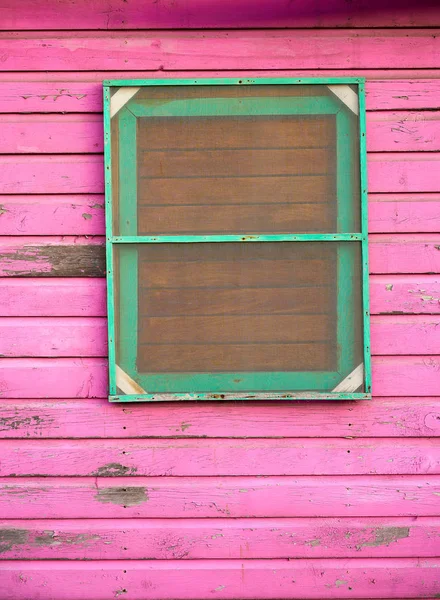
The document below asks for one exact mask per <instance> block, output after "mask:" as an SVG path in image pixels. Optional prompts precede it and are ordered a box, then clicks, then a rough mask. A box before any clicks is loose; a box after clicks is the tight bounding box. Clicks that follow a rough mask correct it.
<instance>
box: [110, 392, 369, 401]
mask: <svg viewBox="0 0 440 600" xmlns="http://www.w3.org/2000/svg"><path fill="white" fill-rule="evenodd" d="M109 400H110V402H179V401H180V402H185V401H197V402H198V401H206V402H212V401H213V400H223V401H225V402H227V401H233V402H245V401H249V400H269V401H273V402H278V401H279V400H316V401H320V400H371V395H370V394H358V393H353V394H333V393H331V392H330V393H320V392H309V393H307V392H299V393H298V392H281V393H278V394H274V393H273V392H271V393H262V392H259V393H252V392H249V393H241V394H234V393H230V392H225V393H224V394H217V393H215V392H210V393H203V394H196V393H188V394H186V393H180V394H161V393H157V394H142V395H141V396H136V395H131V394H130V395H126V396H117V395H115V396H110V397H109Z"/></svg>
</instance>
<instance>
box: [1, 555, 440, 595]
mask: <svg viewBox="0 0 440 600" xmlns="http://www.w3.org/2000/svg"><path fill="white" fill-rule="evenodd" d="M437 564H438V559H435V558H425V559H423V560H419V559H415V558H400V559H395V558H394V559H380V560H378V559H374V558H370V559H355V558H352V559H347V560H337V559H320V560H307V559H303V560H297V561H286V560H254V561H244V562H243V561H241V560H235V561H234V560H224V561H220V562H217V561H209V560H199V561H184V562H178V561H174V560H171V561H158V560H156V561H128V562H122V563H121V562H120V561H91V562H84V561H74V562H70V563H65V562H60V561H43V562H39V561H29V562H25V561H5V562H4V563H3V565H2V566H1V570H2V583H1V587H0V593H1V594H2V595H3V597H4V599H5V600H29V599H34V598H35V599H36V598H38V596H39V595H40V590H41V589H44V593H45V594H46V595H47V594H50V598H53V600H59V599H60V600H61V599H62V598H64V597H65V590H66V588H67V589H69V598H71V600H88V599H89V598H90V597H91V595H92V597H93V598H94V599H96V600H107V598H110V597H112V596H115V595H116V594H117V595H120V594H127V596H126V597H127V598H133V599H134V600H150V599H151V600H155V599H156V598H158V597H160V598H163V599H164V600H168V599H173V600H188V599H191V600H199V599H200V600H202V599H205V598H208V597H210V596H211V595H212V594H213V592H215V597H216V598H217V597H218V598H220V599H232V598H244V599H246V598H247V599H250V598H252V599H256V600H259V599H269V598H277V597H279V596H280V593H282V595H283V598H285V599H286V600H287V599H298V598H304V599H316V598H328V599H329V598H359V599H360V598H368V599H369V600H371V599H372V598H384V597H385V596H386V597H387V598H395V599H397V598H410V597H412V598H417V597H423V598H426V599H427V600H429V597H431V598H433V597H435V594H436V590H437V589H438V573H437V568H436V567H437ZM317 573H319V576H317ZM17 582H19V583H17ZM11 592H12V593H11ZM115 597H117V596H115Z"/></svg>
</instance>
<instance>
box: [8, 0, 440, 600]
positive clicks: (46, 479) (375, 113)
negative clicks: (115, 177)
mask: <svg viewBox="0 0 440 600" xmlns="http://www.w3.org/2000/svg"><path fill="white" fill-rule="evenodd" d="M318 5H319V7H320V8H319V7H318ZM324 5H325V8H324ZM379 9H380V10H379ZM435 26H440V8H439V5H438V3H437V2H434V1H433V2H429V1H425V2H422V1H419V2H412V1H411V0H406V2H402V1H401V0H399V2H397V1H394V0H388V1H385V0H381V1H380V2H373V1H371V0H357V1H353V2H350V3H347V2H345V0H331V1H330V2H326V3H324V2H322V3H319V2H318V3H317V2H312V3H311V2H309V1H306V0H301V2H295V3H290V2H284V0H273V1H272V2H268V1H266V0H258V1H257V0H252V1H251V0H243V1H242V2H238V3H237V2H231V1H230V0H222V1H221V2H220V0H215V1H214V0H213V1H212V2H199V1H197V0H185V2H183V1H181V0H173V1H172V2H171V1H170V2H169V1H168V0H166V1H163V2H162V1H161V2H150V1H148V2H141V1H140V0H136V1H133V2H120V1H119V0H108V1H107V0H106V1H104V0H88V1H87V2H86V1H85V0H75V1H74V2H69V3H65V2H61V0H54V1H53V2H49V3H47V2H43V1H42V0H25V1H23V2H15V1H13V0H3V2H2V6H1V7H0V59H1V60H0V224H1V234H2V237H1V238H0V276H1V277H2V279H1V283H2V285H1V286H0V315H1V316H0V354H1V355H2V356H3V357H4V358H2V365H1V366H2V369H1V371H0V393H1V396H2V403H1V408H0V435H1V438H2V439H1V440H0V518H1V519H2V520H1V521H0V554H1V556H2V558H3V559H4V560H3V561H2V562H1V563H0V570H1V571H2V573H1V575H0V598H1V599H2V600H7V599H10V600H20V599H23V600H33V599H37V598H44V600H50V599H62V598H69V599H70V600H80V599H83V600H99V599H102V600H108V599H109V598H127V599H139V600H141V599H156V600H157V599H173V600H176V599H187V600H190V599H192V600H195V599H199V600H202V599H206V598H212V597H216V598H219V599H227V598H231V599H240V598H249V599H251V598H252V599H269V598H274V599H275V598H278V599H280V598H284V599H287V598H289V599H303V600H304V599H313V598H316V599H321V600H323V599H324V598H326V599H330V598H335V599H337V598H339V599H340V598H360V599H370V598H382V599H384V598H388V599H391V598H396V599H401V600H402V599H415V598H435V597H438V595H439V593H440V576H439V568H438V565H439V561H440V558H439V557H440V535H439V525H440V461H439V458H440V446H439V443H438V438H439V437H440V176H439V172H440V111H439V98H440V71H439V70H438V68H439V66H440V41H439V40H440V37H439V33H440V31H439V30H436V29H434V27H435ZM267 27H277V28H278V29H276V30H274V29H269V30H265V29H264V28H267ZM191 28H199V29H201V28H203V29H208V30H209V31H203V32H202V31H191ZM221 28H224V30H223V31H216V30H219V29H221ZM164 29H166V30H167V31H162V30H164ZM181 29H183V30H182V31H181ZM226 29H231V30H233V31H227V30H226ZM124 30H127V31H126V32H125V31H124ZM223 70H227V73H228V75H231V76H233V75H243V74H244V73H246V74H249V75H252V76H258V75H260V76H262V75H266V76H267V75H268V74H277V75H290V76H321V77H322V76H325V75H364V76H366V77H367V110H368V113H367V128H368V132H367V133H368V139H367V144H368V151H369V155H368V161H369V188H370V210H369V222H370V231H371V246H370V247H371V261H370V264H371V269H370V270H371V277H370V288H371V306H372V313H373V316H372V350H373V355H374V356H373V371H374V372H373V393H374V399H373V401H372V402H360V403H357V404H356V403H354V402H341V403H337V402H320V403H314V402H309V403H301V402H294V403H283V402H276V401H275V402H273V403H268V402H265V403H259V404H246V405H244V404H243V405H242V404H240V403H225V404H223V403H216V404H212V403H211V404H204V403H200V404H161V405H147V404H144V405H137V406H130V405H111V404H109V403H108V402H107V400H106V393H107V370H106V368H107V365H106V303H105V279H104V275H105V264H104V254H103V244H104V197H103V166H102V165H103V159H102V116H101V111H102V89H101V82H102V80H103V79H106V78H110V77H145V78H147V77H148V78H150V77H173V76H174V77H175V76H176V75H177V74H179V76H189V75H190V76H194V75H195V74H197V76H199V77H203V76H222V75H224V71H223ZM292 559H295V560H292Z"/></svg>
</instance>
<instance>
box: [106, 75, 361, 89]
mask: <svg viewBox="0 0 440 600" xmlns="http://www.w3.org/2000/svg"><path fill="white" fill-rule="evenodd" d="M364 82H365V78H363V77H326V78H319V77H316V78H315V77H258V78H255V79H251V78H249V77H232V78H221V79H220V78H211V77H210V78H206V79H204V78H203V77H199V78H198V79H110V80H105V81H103V85H104V87H107V86H110V87H113V86H116V87H127V86H129V87H130V86H149V85H154V86H156V85H157V86H164V85H165V86H167V85H291V84H294V85H295V84H297V85H298V84H303V85H328V84H342V85H355V84H362V83H364Z"/></svg>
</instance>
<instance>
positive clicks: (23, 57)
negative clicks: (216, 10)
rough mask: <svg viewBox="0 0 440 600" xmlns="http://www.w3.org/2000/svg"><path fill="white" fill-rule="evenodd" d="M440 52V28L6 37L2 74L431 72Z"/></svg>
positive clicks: (2, 37)
mask: <svg viewBox="0 0 440 600" xmlns="http://www.w3.org/2000/svg"><path fill="white" fill-rule="evenodd" d="M226 41H227V43H225V42H226ZM439 47H440V42H439V37H438V35H437V30H436V29H429V30H423V29H412V30H411V37H409V36H408V33H407V32H406V31H404V30H399V29H397V30H392V29H378V30H376V31H375V32H374V34H372V33H371V32H370V31H368V30H359V31H356V30H340V31H337V30H325V31H307V30H294V31H272V32H271V35H270V36H268V35H267V33H266V32H265V31H264V30H259V31H258V30H254V31H246V32H242V31H240V32H235V31H233V32H225V31H220V32H218V31H216V32H209V31H204V32H196V31H194V32H186V33H185V35H184V36H182V35H181V34H180V33H178V32H161V33H160V35H159V36H158V35H157V33H155V32H148V31H147V32H140V33H137V32H112V33H107V32H102V33H101V32H78V33H77V34H76V35H75V36H73V37H72V34H71V33H70V32H64V31H58V32H57V34H56V35H54V34H51V33H50V32H46V33H44V34H42V33H38V34H36V33H35V34H29V33H21V32H18V33H15V32H4V33H2V34H0V53H1V55H2V56H3V58H4V60H3V61H2V63H1V71H28V70H30V69H32V70H35V71H89V70H93V69H100V70H103V71H105V70H123V69H126V70H127V71H129V70H136V69H146V70H156V69H158V68H161V69H165V70H181V69H187V70H190V69H194V70H203V69H205V70H207V69H283V68H284V69H289V68H291V67H292V64H295V66H296V68H297V69H317V68H321V69H341V66H342V65H343V67H344V68H345V69H350V68H351V69H353V68H357V69H368V68H374V69H386V68H394V69H398V68H401V69H402V68H403V69H417V68H420V69H428V68H436V67H437V66H438V58H439Z"/></svg>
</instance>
